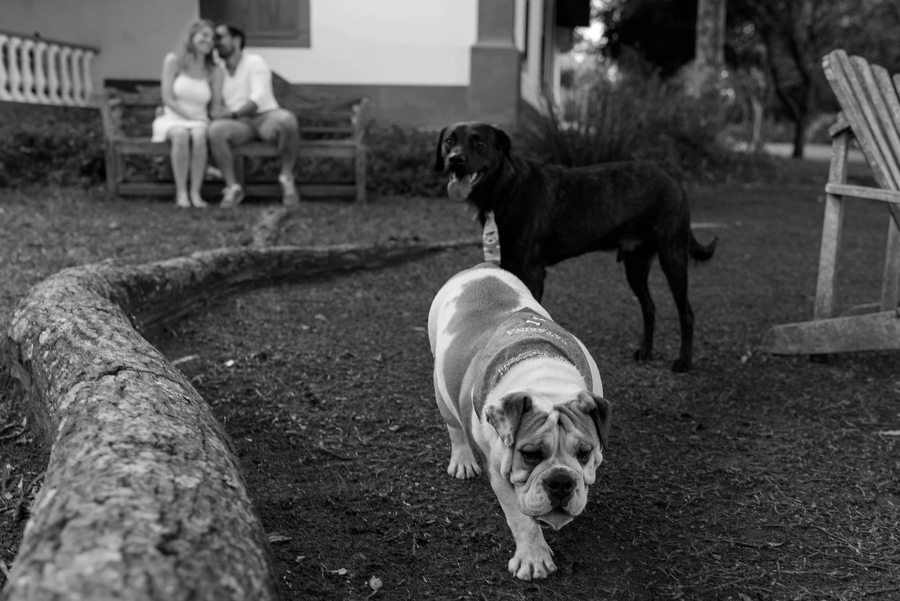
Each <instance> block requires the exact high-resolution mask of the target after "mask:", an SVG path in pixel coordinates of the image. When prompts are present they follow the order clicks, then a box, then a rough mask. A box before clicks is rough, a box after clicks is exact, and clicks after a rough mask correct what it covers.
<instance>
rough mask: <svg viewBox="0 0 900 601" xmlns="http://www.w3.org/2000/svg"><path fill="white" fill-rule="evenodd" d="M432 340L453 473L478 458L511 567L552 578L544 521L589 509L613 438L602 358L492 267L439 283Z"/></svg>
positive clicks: (549, 523) (561, 522) (475, 469)
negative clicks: (506, 531) (510, 546)
mask: <svg viewBox="0 0 900 601" xmlns="http://www.w3.org/2000/svg"><path fill="white" fill-rule="evenodd" d="M428 336H429V339H430V341H431V351H432V354H433V355H434V390H435V397H436V399H437V404H438V409H440V412H441V415H442V416H443V417H444V420H446V422H447V431H448V432H449V434H450V444H451V447H452V449H451V451H450V464H449V466H448V467H447V471H448V472H449V473H450V475H451V476H455V477H457V478H460V479H466V478H474V477H475V476H477V475H478V474H480V473H481V468H480V467H479V465H478V462H477V460H476V458H475V454H476V453H478V454H480V455H481V458H482V460H483V461H484V463H485V465H486V467H487V471H488V474H489V476H490V481H491V486H492V487H493V489H494V492H495V493H496V495H497V498H498V499H499V501H500V505H501V506H502V507H503V512H504V513H505V514H506V521H507V523H508V524H509V528H510V530H512V534H513V537H514V538H515V541H516V553H515V555H514V556H513V558H512V559H510V560H509V571H510V572H511V573H513V574H515V575H516V577H518V578H520V579H522V580H531V579H533V578H545V577H547V576H548V575H549V574H551V573H553V572H555V571H556V565H555V564H554V563H553V558H552V555H553V552H552V551H551V550H550V547H549V546H548V545H547V543H546V541H545V540H544V535H543V533H542V532H541V526H544V527H550V528H553V529H554V530H559V529H560V528H562V527H563V526H565V525H566V524H568V523H569V522H571V521H572V520H573V519H574V518H575V516H577V515H578V514H580V513H581V512H582V511H583V510H584V507H585V504H586V503H587V491H588V487H589V486H590V485H591V484H593V483H594V480H595V479H596V475H595V470H596V469H597V467H598V466H599V465H600V462H601V461H602V460H603V448H604V447H605V446H607V443H608V437H609V424H610V405H609V403H608V402H607V401H606V400H604V399H603V386H602V384H601V382H600V373H599V372H598V370H597V365H596V364H595V363H594V360H593V359H592V358H591V356H590V355H589V354H588V352H587V349H586V348H585V347H584V345H583V344H582V343H581V341H579V340H578V339H577V338H575V337H574V336H572V335H571V334H570V333H568V332H566V331H565V330H564V329H563V328H561V327H560V326H559V325H557V324H556V323H554V322H553V320H551V319H550V315H549V314H548V313H547V311H546V310H545V309H544V308H543V307H541V305H540V304H539V303H538V302H537V301H536V300H534V297H533V296H532V295H531V293H530V292H529V291H528V288H527V287H526V286H525V284H523V283H522V281H521V280H519V279H518V278H517V277H516V276H514V275H512V274H511V273H509V272H507V271H505V270H503V269H501V268H500V267H498V266H497V265H495V264H492V263H482V264H481V265H478V266H476V267H473V268H471V269H468V270H466V271H462V272H460V273H458V274H456V275H455V276H453V277H452V278H450V280H449V281H448V282H447V283H446V284H445V285H444V286H443V288H441V290H440V291H439V292H438V294H437V296H436V297H435V299H434V302H433V303H432V305H431V311H430V312H429V314H428Z"/></svg>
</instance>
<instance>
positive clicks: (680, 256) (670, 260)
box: [659, 244, 694, 373]
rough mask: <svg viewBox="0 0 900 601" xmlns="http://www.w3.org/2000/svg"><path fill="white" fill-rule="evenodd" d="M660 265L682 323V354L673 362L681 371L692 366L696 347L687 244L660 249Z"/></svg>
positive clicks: (674, 369)
mask: <svg viewBox="0 0 900 601" xmlns="http://www.w3.org/2000/svg"><path fill="white" fill-rule="evenodd" d="M659 266H660V267H661V268H662V270H663V273H664V274H665V276H666V280H668V282H669V288H670V289H671V290H672V298H673V299H674V300H675V306H676V307H677V308H678V319H679V322H680V325H681V354H680V355H679V357H678V359H677V360H676V361H675V363H673V364H672V371H674V372H676V373H681V372H685V371H688V370H689V369H690V368H691V360H692V355H693V348H694V311H693V310H692V309H691V303H690V301H688V253H687V246H686V244H675V245H670V246H667V247H664V248H660V249H659Z"/></svg>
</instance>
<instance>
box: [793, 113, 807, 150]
mask: <svg viewBox="0 0 900 601" xmlns="http://www.w3.org/2000/svg"><path fill="white" fill-rule="evenodd" d="M806 122H807V118H806V116H800V117H796V118H795V119H794V151H793V152H792V153H791V157H792V158H795V159H802V158H803V149H804V148H805V147H806Z"/></svg>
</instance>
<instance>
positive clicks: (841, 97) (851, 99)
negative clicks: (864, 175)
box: [822, 50, 897, 190]
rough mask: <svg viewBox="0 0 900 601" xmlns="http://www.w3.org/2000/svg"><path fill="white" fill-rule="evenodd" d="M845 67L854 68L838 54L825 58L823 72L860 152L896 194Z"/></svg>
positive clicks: (876, 174)
mask: <svg viewBox="0 0 900 601" xmlns="http://www.w3.org/2000/svg"><path fill="white" fill-rule="evenodd" d="M845 65H846V66H849V65H850V59H849V57H848V56H847V53H846V52H844V51H843V50H834V51H832V52H830V53H828V54H827V55H826V56H825V59H824V60H823V62H822V68H823V70H824V72H825V77H826V78H827V79H828V83H829V84H830V85H831V89H832V91H833V92H834V95H835V97H836V98H837V99H838V103H840V105H841V109H842V110H843V111H844V115H845V116H846V118H847V121H848V122H849V123H850V129H851V130H852V131H853V135H854V136H855V137H856V141H857V143H858V144H859V148H860V150H861V151H862V153H863V155H864V156H865V157H866V162H867V163H868V164H869V167H870V168H871V169H872V174H873V175H874V176H875V180H876V181H877V182H878V185H880V186H881V187H883V188H888V189H890V190H896V189H897V188H896V187H895V186H894V183H893V181H891V176H890V174H889V173H888V172H887V171H886V170H885V168H884V166H883V165H884V157H883V155H882V154H881V151H880V150H879V148H878V144H877V142H876V141H875V136H874V135H873V133H872V131H871V130H870V129H869V126H868V122H867V121H866V118H865V115H864V114H863V110H862V108H861V107H860V105H859V103H858V102H857V100H856V95H855V93H854V91H853V87H852V85H851V83H850V79H849V76H848V74H847V71H846V69H845Z"/></svg>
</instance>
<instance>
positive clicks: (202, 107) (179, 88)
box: [153, 73, 212, 142]
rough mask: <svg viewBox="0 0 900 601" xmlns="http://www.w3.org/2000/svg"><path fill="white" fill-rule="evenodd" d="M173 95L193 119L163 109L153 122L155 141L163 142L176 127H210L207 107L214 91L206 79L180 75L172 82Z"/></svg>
mask: <svg viewBox="0 0 900 601" xmlns="http://www.w3.org/2000/svg"><path fill="white" fill-rule="evenodd" d="M172 93H173V94H174V96H175V100H177V101H178V103H179V105H180V106H181V109H182V110H183V111H184V112H186V113H187V114H188V115H189V116H190V117H191V118H190V119H186V118H184V117H182V116H181V115H179V114H178V113H176V112H175V111H173V110H172V109H170V108H169V107H167V106H164V107H163V111H162V114H161V115H159V116H158V117H157V118H156V119H154V120H153V141H154V142H163V141H165V140H166V135H167V134H168V133H169V129H170V128H171V127H174V126H176V125H177V126H179V127H184V128H186V129H193V128H195V127H206V126H207V125H209V115H208V113H207V106H208V105H209V101H210V99H211V98H212V89H211V88H210V87H209V81H207V80H206V79H197V78H196V77H191V76H190V75H185V74H184V73H180V74H178V75H177V76H176V77H175V81H173V82H172Z"/></svg>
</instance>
